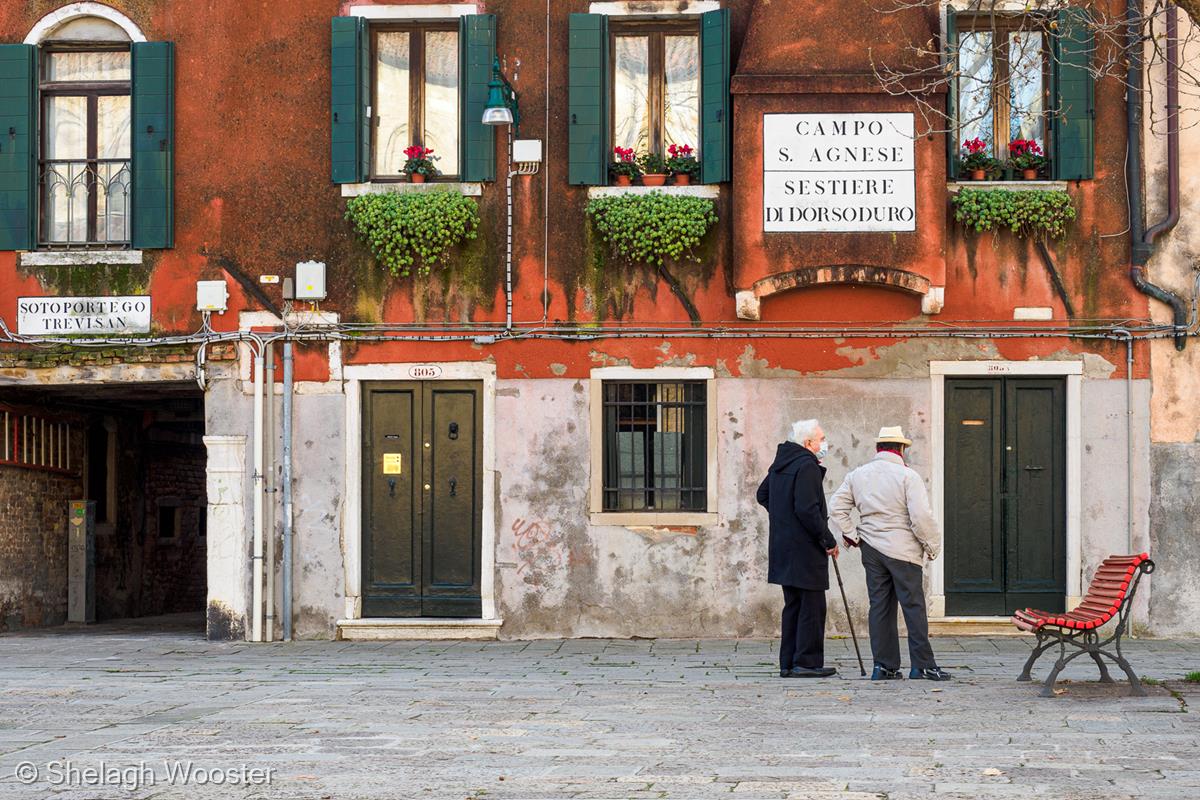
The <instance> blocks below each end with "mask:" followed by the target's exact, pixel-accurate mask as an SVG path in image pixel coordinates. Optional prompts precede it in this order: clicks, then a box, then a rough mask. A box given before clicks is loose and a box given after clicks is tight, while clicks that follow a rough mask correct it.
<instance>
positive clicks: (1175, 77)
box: [1125, 0, 1188, 350]
mask: <svg viewBox="0 0 1200 800" xmlns="http://www.w3.org/2000/svg"><path fill="white" fill-rule="evenodd" d="M1142 21H1143V18H1142V14H1141V9H1140V7H1139V3H1138V0H1126V3H1125V23H1126V30H1125V44H1126V49H1127V50H1128V55H1129V74H1128V76H1127V78H1126V86H1125V110H1126V136H1127V142H1126V147H1127V148H1128V160H1129V166H1128V169H1127V171H1126V173H1125V181H1126V188H1127V191H1128V193H1129V235H1130V239H1131V240H1132V247H1131V253H1130V265H1129V277H1130V279H1131V280H1132V281H1133V285H1134V286H1135V287H1136V288H1137V289H1138V291H1140V292H1142V293H1143V294H1145V295H1148V296H1150V297H1153V298H1154V299H1155V300H1158V301H1160V302H1163V303H1166V304H1167V305H1169V306H1170V307H1171V311H1172V313H1173V316H1174V324H1175V331H1176V332H1175V349H1176V350H1183V348H1184V347H1185V346H1187V336H1186V326H1187V317H1188V313H1187V311H1188V310H1187V303H1186V302H1185V301H1184V299H1183V298H1182V297H1180V296H1179V295H1177V294H1175V293H1174V292H1171V291H1168V290H1167V289H1164V288H1162V287H1161V286H1158V285H1156V284H1153V283H1151V282H1150V281H1148V280H1147V279H1146V276H1145V269H1146V264H1147V262H1149V261H1150V257H1151V256H1152V255H1153V254H1154V242H1155V240H1156V239H1157V238H1158V236H1160V235H1161V234H1163V233H1165V232H1166V231H1168V230H1170V229H1171V228H1172V227H1174V225H1175V223H1176V222H1178V221H1179V21H1178V18H1177V16H1176V11H1175V6H1174V5H1171V6H1170V7H1169V8H1168V10H1167V172H1168V176H1167V192H1168V197H1167V204H1168V209H1167V216H1166V218H1165V219H1163V220H1162V221H1161V222H1159V223H1158V224H1156V225H1154V226H1153V227H1151V228H1150V230H1146V229H1145V223H1144V221H1143V219H1142V205H1143V198H1142V75H1143V63H1142V62H1143V58H1142Z"/></svg>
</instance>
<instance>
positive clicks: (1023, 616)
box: [1012, 553, 1154, 697]
mask: <svg viewBox="0 0 1200 800" xmlns="http://www.w3.org/2000/svg"><path fill="white" fill-rule="evenodd" d="M1153 571H1154V562H1153V561H1151V560H1150V557H1149V555H1147V554H1146V553H1141V554H1139V555H1134V556H1109V557H1108V558H1106V559H1104V561H1103V562H1102V563H1101V564H1100V568H1099V569H1097V570H1096V575H1095V577H1093V578H1092V585H1091V586H1089V587H1088V591H1087V594H1086V595H1084V598H1083V602H1081V603H1080V604H1079V607H1078V608H1076V609H1075V610H1073V611H1069V612H1066V613H1051V612H1048V611H1038V610H1037V609H1034V608H1026V609H1024V610H1021V611H1018V612H1017V613H1015V614H1013V618H1012V621H1013V624H1014V625H1016V626H1017V627H1018V628H1020V629H1021V630H1023V631H1029V632H1030V633H1033V634H1035V635H1036V636H1037V644H1035V645H1034V648H1033V652H1032V653H1030V655H1029V660H1028V661H1026V662H1025V669H1023V670H1021V675H1020V676H1019V677H1018V678H1017V680H1019V681H1028V680H1031V678H1030V675H1029V670H1030V669H1032V668H1033V662H1035V661H1037V660H1038V658H1040V657H1041V655H1042V653H1044V652H1046V651H1047V650H1049V649H1050V648H1051V647H1053V646H1054V645H1058V661H1057V662H1056V663H1055V664H1054V669H1052V670H1051V671H1050V676H1049V677H1048V678H1046V682H1045V683H1044V684H1042V691H1041V695H1042V697H1053V696H1054V682H1055V681H1056V680H1057V679H1058V674H1059V673H1060V672H1062V671H1063V668H1064V667H1066V666H1067V664H1069V663H1071V661H1073V660H1074V659H1076V658H1078V657H1079V656H1081V655H1083V654H1084V653H1086V654H1088V655H1090V656H1091V657H1092V659H1093V660H1095V662H1096V665H1097V666H1098V667H1100V682H1101V683H1112V682H1113V679H1112V677H1111V676H1110V675H1109V674H1108V668H1107V667H1106V666H1105V665H1104V660H1103V659H1102V658H1101V656H1104V657H1105V658H1110V659H1112V660H1113V661H1114V662H1116V664H1117V666H1119V667H1120V668H1121V669H1123V670H1125V674H1126V675H1127V676H1128V677H1129V688H1130V693H1131V694H1134V695H1139V696H1140V695H1145V694H1146V690H1145V689H1143V688H1142V683H1141V681H1139V680H1138V677H1137V674H1136V673H1134V671H1133V667H1131V666H1129V662H1128V661H1126V660H1125V657H1124V656H1123V655H1121V637H1122V636H1124V635H1125V632H1126V631H1127V630H1128V627H1129V611H1130V609H1131V608H1132V607H1133V596H1134V594H1135V593H1136V592H1137V587H1138V583H1139V582H1141V580H1142V576H1143V575H1149V574H1150V573H1151V572H1153ZM1113 619H1115V620H1116V621H1117V625H1116V627H1115V628H1114V629H1113V630H1112V631H1111V634H1110V635H1109V636H1108V638H1107V639H1104V640H1101V638H1100V632H1099V629H1100V626H1102V625H1104V624H1105V623H1107V622H1110V621H1111V620H1113ZM1110 644H1111V645H1113V649H1112V650H1107V649H1105V648H1107V647H1108V646H1109V645H1110ZM1067 645H1071V646H1072V647H1074V648H1076V649H1075V651H1074V652H1072V653H1068V651H1067Z"/></svg>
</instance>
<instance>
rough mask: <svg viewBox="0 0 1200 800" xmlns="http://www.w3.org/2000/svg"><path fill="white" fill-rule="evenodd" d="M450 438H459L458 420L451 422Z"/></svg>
mask: <svg viewBox="0 0 1200 800" xmlns="http://www.w3.org/2000/svg"><path fill="white" fill-rule="evenodd" d="M450 438H451V439H457V438H458V423H457V422H451V423H450Z"/></svg>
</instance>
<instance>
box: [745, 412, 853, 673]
mask: <svg viewBox="0 0 1200 800" xmlns="http://www.w3.org/2000/svg"><path fill="white" fill-rule="evenodd" d="M789 439H790V440H789V441H786V442H783V443H782V444H780V445H779V449H778V450H777V451H776V452H775V463H773V464H771V469H770V471H769V472H768V473H767V477H766V478H764V479H763V482H762V485H761V486H759V487H758V502H759V505H761V506H763V507H764V508H766V509H767V511H768V512H769V513H770V518H771V523H770V528H771V532H770V545H769V552H768V555H769V562H768V566H767V580H768V581H769V582H770V583H774V584H778V585H780V586H782V587H783V600H784V606H783V635H782V641H780V643H779V677H781V678H827V677H829V676H830V675H833V674H835V673H836V672H837V670H835V669H833V668H832V667H826V666H825V590H827V589H828V588H829V556H833V557H834V558H837V554H838V548H837V540H836V539H834V538H833V534H832V533H830V532H829V524H828V519H829V512H828V510H827V509H826V507H825V492H824V490H823V489H822V482H823V481H824V478H825V467H823V466H821V462H820V459H821V458H824V457H825V454H826V453H827V452H828V445H827V443H826V442H825V432H824V431H822V430H821V425H820V423H818V422H817V420H815V419H806V420H801V421H799V422H797V423H796V424H795V425H793V426H792V435H791V436H790V437H789Z"/></svg>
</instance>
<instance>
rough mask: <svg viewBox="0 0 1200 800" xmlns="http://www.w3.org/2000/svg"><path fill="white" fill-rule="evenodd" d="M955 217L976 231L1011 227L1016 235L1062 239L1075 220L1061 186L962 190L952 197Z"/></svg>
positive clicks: (1069, 197)
mask: <svg viewBox="0 0 1200 800" xmlns="http://www.w3.org/2000/svg"><path fill="white" fill-rule="evenodd" d="M951 202H952V204H953V205H954V219H955V220H956V221H957V222H960V223H962V224H963V225H965V226H967V227H968V228H972V229H973V230H976V231H990V230H993V229H996V228H1008V229H1009V230H1010V231H1012V232H1013V233H1015V234H1016V235H1017V236H1020V237H1022V238H1028V237H1031V236H1036V237H1038V238H1045V237H1047V236H1049V237H1051V238H1055V239H1061V238H1062V237H1063V236H1065V235H1066V232H1067V225H1068V224H1069V223H1070V222H1071V220H1073V219H1075V206H1074V205H1073V204H1072V203H1071V196H1070V195H1069V194H1067V193H1066V192H1064V191H1062V190H1061V189H1045V190H1043V189H1034V190H1014V189H962V190H960V191H959V192H958V194H956V195H954V197H953V199H952V200H951Z"/></svg>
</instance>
